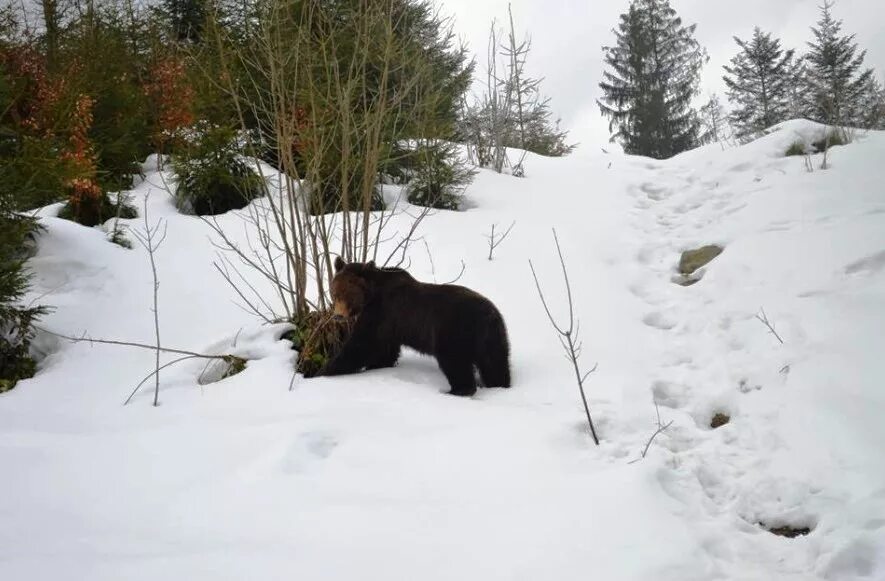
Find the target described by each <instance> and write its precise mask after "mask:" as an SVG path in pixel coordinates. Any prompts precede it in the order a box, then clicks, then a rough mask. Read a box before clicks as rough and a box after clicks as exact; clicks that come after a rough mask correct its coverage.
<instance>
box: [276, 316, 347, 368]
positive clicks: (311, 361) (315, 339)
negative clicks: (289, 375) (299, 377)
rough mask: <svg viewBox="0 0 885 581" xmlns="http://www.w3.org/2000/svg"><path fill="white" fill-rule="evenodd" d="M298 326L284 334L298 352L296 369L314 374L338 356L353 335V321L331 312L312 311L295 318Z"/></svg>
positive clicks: (284, 337) (295, 323) (294, 322)
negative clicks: (333, 314)
mask: <svg viewBox="0 0 885 581" xmlns="http://www.w3.org/2000/svg"><path fill="white" fill-rule="evenodd" d="M292 324H293V325H295V328H294V329H293V330H291V331H288V332H287V333H285V334H284V335H283V337H282V338H283V339H287V340H289V341H291V342H292V348H293V349H295V350H296V351H298V360H297V362H296V370H297V371H298V372H300V373H303V374H304V376H305V377H313V376H314V375H316V373H317V372H318V371H319V370H320V369H322V368H323V366H325V365H326V363H328V362H329V360H330V359H331V358H332V357H334V356H335V355H336V354H337V353H338V351H339V350H340V349H341V346H342V345H344V342H345V341H346V340H347V338H348V337H349V336H350V332H351V330H352V325H351V322H350V321H348V320H340V319H336V318H334V317H333V316H332V312H331V311H312V312H310V313H308V314H307V315H306V316H304V317H302V318H301V319H300V320H297V321H293V322H292Z"/></svg>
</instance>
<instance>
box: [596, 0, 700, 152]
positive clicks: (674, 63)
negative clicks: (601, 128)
mask: <svg viewBox="0 0 885 581" xmlns="http://www.w3.org/2000/svg"><path fill="white" fill-rule="evenodd" d="M695 28H696V25H690V26H685V25H683V23H682V19H681V18H679V16H677V14H676V11H675V10H673V8H672V7H671V6H670V2H669V0H633V2H632V3H631V4H630V8H629V10H628V11H627V12H626V13H625V14H622V15H621V21H620V23H619V25H618V29H617V30H615V31H614V33H615V37H616V41H617V42H616V44H615V45H614V46H606V47H603V52H604V54H605V57H604V58H605V62H606V64H607V65H608V67H609V70H607V71H605V72H604V73H603V81H602V82H601V83H600V84H599V86H600V88H601V89H602V91H603V96H602V98H601V99H600V100H598V101H597V104H598V105H599V109H600V111H601V113H602V115H603V116H605V117H608V118H609V120H610V122H609V130H610V131H612V141H619V142H620V143H621V144H622V146H623V147H624V151H625V152H627V153H630V154H636V155H645V156H649V157H654V158H658V159H665V158H668V157H672V156H673V155H676V154H677V153H680V152H682V151H685V150H688V149H691V148H693V147H696V146H697V144H698V133H699V129H700V120H699V118H698V115H697V112H696V111H695V110H694V109H693V108H692V106H691V101H692V98H693V97H694V96H695V95H697V93H698V85H699V83H700V71H701V67H702V66H703V64H704V63H705V62H706V60H707V56H706V52H705V51H704V49H703V48H701V46H700V45H699V44H698V42H697V40H695V38H694V32H695Z"/></svg>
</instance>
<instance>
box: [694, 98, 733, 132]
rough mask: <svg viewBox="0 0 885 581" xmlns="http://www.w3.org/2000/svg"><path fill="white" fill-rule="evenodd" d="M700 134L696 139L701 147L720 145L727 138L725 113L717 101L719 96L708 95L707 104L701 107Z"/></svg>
mask: <svg viewBox="0 0 885 581" xmlns="http://www.w3.org/2000/svg"><path fill="white" fill-rule="evenodd" d="M699 113H700V117H701V134H700V136H699V138H698V141H700V143H701V145H708V144H710V143H721V142H722V141H723V140H725V139H727V138H728V122H727V120H726V118H725V111H724V110H723V108H722V103H721V102H720V101H719V95H716V94H715V93H714V94H713V95H710V98H709V99H708V100H707V102H706V103H705V104H704V105H703V106H702V107H701V109H700V111H699Z"/></svg>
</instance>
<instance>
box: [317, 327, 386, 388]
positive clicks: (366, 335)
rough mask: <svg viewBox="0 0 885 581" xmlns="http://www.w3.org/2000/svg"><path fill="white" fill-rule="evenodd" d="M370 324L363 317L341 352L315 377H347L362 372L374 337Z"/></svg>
mask: <svg viewBox="0 0 885 581" xmlns="http://www.w3.org/2000/svg"><path fill="white" fill-rule="evenodd" d="M369 323H370V322H369V321H367V320H365V319H363V318H362V317H361V318H360V319H358V320H357V324H356V326H355V327H354V329H353V331H352V332H351V334H350V337H348V339H347V341H345V343H344V346H342V347H341V350H340V351H339V352H338V353H337V354H336V355H335V356H334V357H332V359H330V360H329V361H328V362H327V363H326V364H325V365H324V366H323V368H322V369H320V370H319V371H318V372H317V374H316V375H315V376H314V377H317V376H320V375H347V374H349V373H356V372H357V371H360V370H361V369H362V368H363V367H365V366H366V364H367V363H368V361H369V358H370V355H371V351H372V345H373V341H372V339H373V336H372V332H371V325H370V324H369Z"/></svg>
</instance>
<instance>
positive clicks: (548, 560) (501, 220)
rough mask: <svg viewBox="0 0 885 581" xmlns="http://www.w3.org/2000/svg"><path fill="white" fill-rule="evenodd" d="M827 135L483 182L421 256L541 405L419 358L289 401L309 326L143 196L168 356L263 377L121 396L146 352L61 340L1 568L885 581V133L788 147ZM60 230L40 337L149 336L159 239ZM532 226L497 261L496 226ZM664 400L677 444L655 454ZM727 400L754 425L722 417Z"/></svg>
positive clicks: (21, 437) (728, 408)
mask: <svg viewBox="0 0 885 581" xmlns="http://www.w3.org/2000/svg"><path fill="white" fill-rule="evenodd" d="M817 132H818V128H816V127H814V126H813V125H811V124H809V123H805V122H790V123H786V124H784V125H782V126H781V127H780V128H779V130H778V131H776V132H774V133H773V134H772V135H770V136H768V137H766V138H763V139H761V140H759V141H757V142H754V143H752V144H750V145H747V146H744V147H741V148H734V149H726V150H724V151H723V150H722V149H721V148H720V147H719V146H709V147H706V148H703V149H701V150H697V151H693V152H689V153H686V154H683V155H681V156H679V157H677V158H675V159H673V160H670V161H666V162H659V161H653V160H649V159H644V158H632V157H626V156H620V155H607V154H604V153H602V152H598V151H595V152H594V151H590V152H585V151H578V152H576V153H575V154H573V155H572V156H570V157H568V158H565V159H545V158H540V157H537V156H529V157H528V159H527V160H526V167H527V170H528V177H527V178H525V179H517V178H512V177H508V176H501V175H496V174H493V173H491V172H488V171H482V172H481V173H480V174H479V175H478V176H477V178H476V180H475V182H474V184H473V185H472V186H471V187H470V188H469V190H468V192H467V196H468V198H469V202H470V206H471V209H469V210H468V211H465V212H459V213H452V212H439V213H436V214H434V215H433V216H431V217H429V218H428V219H427V220H426V221H425V222H424V224H423V226H422V228H423V234H424V236H425V239H426V241H427V243H428V245H429V248H430V250H431V251H432V254H433V258H434V260H433V267H431V263H430V261H429V260H428V258H427V254H426V252H425V249H424V247H423V244H420V245H415V246H414V247H413V248H414V251H413V252H412V254H411V266H410V270H411V272H412V273H413V274H414V275H415V276H416V277H417V278H419V279H422V280H428V281H432V280H433V279H434V278H436V279H437V280H439V281H440V282H442V281H445V280H448V279H451V278H453V277H454V276H456V275H457V274H458V272H459V271H460V269H461V261H462V260H463V261H464V263H465V265H466V270H465V272H464V275H463V277H462V278H461V280H460V281H459V283H460V284H464V285H467V286H470V287H473V288H475V289H477V290H478V291H480V292H482V293H484V294H486V295H487V296H488V297H490V298H491V299H492V300H494V301H495V302H496V303H497V304H498V305H499V307H500V309H501V311H502V312H503V314H504V316H505V319H506V321H507V324H508V327H509V332H510V337H511V342H512V350H513V354H512V365H513V372H514V387H513V388H512V389H510V390H481V391H480V392H479V393H478V394H477V395H476V396H475V397H474V398H469V399H462V398H455V397H450V396H446V395H443V394H442V392H443V391H445V390H446V389H447V385H446V382H445V379H444V378H443V376H442V374H441V373H439V371H438V370H437V368H436V365H435V363H434V361H433V360H432V359H428V358H422V357H419V356H417V355H415V354H412V353H406V354H405V356H404V357H403V358H402V360H401V362H400V364H399V366H398V367H396V368H394V369H388V370H379V371H373V372H366V373H362V374H358V375H354V376H349V377H344V378H318V379H313V380H304V379H302V378H300V377H298V378H296V380H295V383H294V386H293V390H292V391H289V381H290V378H291V368H292V367H291V366H292V360H293V356H294V353H293V352H292V351H291V350H290V349H289V348H288V344H287V343H285V342H283V341H276V340H275V339H276V337H277V336H279V334H280V333H281V332H282V330H283V327H280V326H277V327H262V326H260V325H259V324H258V323H257V321H256V320H255V318H253V317H252V316H251V315H249V314H248V313H246V312H244V311H243V310H242V309H241V308H240V307H239V306H238V305H237V303H236V296H235V294H234V293H233V291H232V290H231V289H230V288H229V287H228V286H227V285H226V284H225V283H224V282H223V281H222V279H221V278H220V276H219V275H218V274H217V273H216V271H215V269H214V268H213V266H212V261H213V259H214V258H215V252H216V249H215V248H214V247H213V245H212V237H211V233H210V231H209V229H208V228H207V227H206V226H205V224H203V223H202V222H201V221H200V220H199V219H197V218H194V217H189V216H182V215H179V214H177V213H176V211H175V209H174V206H173V204H172V202H171V200H170V199H169V198H168V196H166V195H164V194H161V193H160V191H159V189H157V188H156V187H155V186H156V185H157V184H158V183H159V181H160V180H159V178H158V176H157V174H156V173H149V174H148V175H147V179H146V181H145V182H144V183H142V184H140V185H139V186H138V187H137V188H136V189H135V190H134V191H133V197H134V200H133V201H134V202H135V203H136V205H137V206H139V207H140V206H141V205H142V203H143V200H144V196H145V195H146V194H147V193H148V192H149V191H151V190H153V193H152V195H151V196H150V199H149V203H148V206H149V210H150V215H151V216H152V217H154V218H165V219H166V220H168V238H167V240H166V242H165V243H164V245H163V246H162V247H161V249H160V251H159V252H158V254H157V259H158V261H159V262H158V270H159V277H160V285H161V286H160V309H159V310H160V317H161V321H160V324H161V333H162V338H163V342H164V344H165V345H167V346H169V347H177V348H183V349H193V350H198V351H205V350H210V349H215V350H216V352H232V353H234V354H238V355H243V356H246V357H248V358H249V359H250V362H249V365H248V367H247V368H246V370H245V371H244V372H243V373H240V374H239V375H236V376H233V377H231V378H228V379H226V380H223V381H220V382H217V383H211V384H208V385H200V383H199V382H198V378H199V376H200V374H201V372H202V370H203V364H201V363H199V362H186V363H182V364H180V365H178V366H175V367H171V368H169V369H168V370H167V371H165V372H164V373H163V375H162V383H161V392H160V399H161V403H162V405H161V406H160V407H159V408H154V407H152V406H151V400H152V394H151V393H150V391H151V390H150V389H149V388H146V389H144V390H143V392H140V393H139V394H138V395H137V396H136V397H135V398H134V399H133V401H132V403H131V404H130V405H128V406H126V407H123V406H122V402H123V400H124V399H125V398H126V397H127V395H128V394H129V392H130V391H131V389H132V388H133V387H134V385H135V384H136V383H137V382H138V381H139V380H140V379H141V378H142V377H143V376H144V375H145V374H147V373H148V372H149V371H150V370H151V368H152V358H153V355H152V354H151V353H150V352H146V351H141V350H137V349H130V348H126V347H115V346H108V345H98V344H95V345H90V344H86V343H78V344H71V343H66V342H61V343H56V344H52V341H50V340H47V339H45V338H42V339H41V340H40V341H39V343H40V345H41V346H42V347H44V348H47V349H49V350H51V351H52V354H51V355H50V356H49V357H48V358H46V359H45V360H44V361H43V362H42V364H41V369H40V372H39V373H38V374H37V376H36V377H35V378H33V379H31V380H28V381H24V382H21V383H20V384H19V385H18V387H16V389H14V390H13V391H11V392H9V393H6V394H4V395H2V396H0V471H2V475H3V478H2V481H3V493H2V494H0V579H3V580H10V581H12V580H16V581H17V580H53V581H55V580H60V579H83V580H90V581H91V580H114V581H116V580H120V579H127V580H141V579H144V580H150V581H155V580H156V579H161V578H163V579H188V580H194V579H213V580H215V579H266V580H270V579H311V580H313V579H335V580H339V579H340V580H344V579H348V580H350V579H365V580H374V579H378V580H413V579H420V580H422V581H432V580H451V579H468V580H473V579H476V580H482V581H486V580H491V579H501V580H515V579H524V580H537V579H550V580H556V581H567V580H572V579H574V580H579V579H580V580H585V579H591V578H592V579H600V580H605V581H613V580H621V579H642V580H651V579H654V580H673V581H690V580H708V579H742V580H769V579H771V580H775V579H777V580H812V579H833V580H851V579H864V580H869V579H879V580H881V579H885V453H883V452H885V450H883V448H885V421H883V419H882V418H883V416H885V357H883V356H885V189H883V185H882V184H885V134H881V133H870V134H867V135H861V136H859V137H858V139H857V140H856V142H855V143H853V144H851V145H849V146H845V147H838V148H834V149H833V150H832V151H831V154H830V163H831V165H832V167H831V168H830V169H828V170H826V171H821V170H819V169H818V166H819V165H820V156H816V158H815V159H814V163H815V171H814V172H811V173H809V172H808V171H806V169H805V165H804V161H803V159H802V158H799V157H792V158H785V157H783V152H784V151H785V150H786V148H787V145H789V143H791V142H792V141H794V140H795V139H796V138H797V136H800V135H802V136H805V137H806V138H812V137H817ZM152 184H153V185H152ZM258 203H260V202H258ZM51 213H52V212H51V209H48V210H47V211H46V215H47V217H46V218H45V219H44V220H43V222H44V224H45V226H46V227H47V231H46V232H45V233H44V234H43V235H42V236H41V238H40V241H39V251H38V254H37V255H36V257H34V258H33V259H32V260H31V262H30V266H31V268H32V269H33V271H34V272H35V275H36V276H35V286H34V289H33V295H34V296H35V297H36V296H39V295H43V294H44V293H48V294H46V295H45V296H44V297H43V298H42V299H41V300H42V302H44V303H47V304H51V305H53V306H55V307H56V310H55V312H54V313H53V314H51V315H49V316H47V317H46V318H45V320H44V322H43V325H44V326H45V327H47V328H48V329H50V330H53V331H56V332H61V333H67V334H72V335H74V334H83V333H88V334H89V335H91V336H94V337H103V338H116V339H124V340H131V341H144V342H150V341H151V340H152V337H153V335H152V332H153V316H152V313H151V312H150V310H149V307H150V304H151V278H150V277H151V275H150V270H149V267H148V258H147V254H146V253H145V251H144V250H142V249H140V248H138V247H137V246H136V248H135V249H133V250H125V249H122V248H120V247H118V246H115V245H113V244H110V243H108V242H107V241H106V234H105V233H104V232H103V231H101V230H100V229H88V228H83V227H80V226H77V225H75V224H73V223H70V222H66V221H63V220H59V219H57V218H53V217H51V216H50V215H51ZM221 220H222V224H224V225H226V226H228V227H229V228H230V229H231V232H234V231H240V230H242V224H243V223H242V221H241V220H239V219H238V218H237V217H236V216H235V215H227V216H224V217H223V218H222V219H221ZM514 220H515V221H516V226H515V227H514V229H513V231H512V233H511V234H510V236H509V237H508V238H507V239H506V240H505V241H504V242H503V243H502V244H501V246H499V247H498V249H497V250H496V253H495V259H494V260H493V261H491V262H490V261H488V260H487V259H486V255H487V252H488V249H487V246H486V240H485V238H484V234H485V233H487V232H488V231H489V228H490V226H491V224H492V223H497V224H499V228H501V227H502V226H506V225H508V224H510V223H511V222H512V221H514ZM139 223H140V222H139V221H132V222H131V225H132V227H137V226H138V225H139ZM552 227H555V228H556V229H557V232H558V235H559V238H560V241H561V243H562V247H563V251H564V254H565V259H566V262H567V265H568V268H569V274H570V276H571V282H572V288H573V291H574V293H575V306H576V312H577V315H578V317H579V318H580V321H581V324H582V326H581V334H582V336H583V340H584V355H583V364H584V366H585V367H586V368H589V367H590V366H592V364H593V363H595V362H598V363H599V368H598V371H597V372H596V373H595V374H593V375H592V376H591V379H590V380H589V382H588V389H589V394H590V404H591V409H592V411H593V413H594V415H595V419H596V421H597V423H598V427H599V430H600V432H601V436H602V439H603V442H602V445H601V446H599V447H598V448H597V447H595V446H594V445H593V443H592V441H591V440H590V438H589V435H588V433H587V430H586V426H585V423H584V422H583V409H582V406H581V404H580V400H579V399H578V394H577V388H576V386H575V383H574V380H573V372H572V370H571V368H570V367H569V365H568V363H567V362H566V361H565V360H564V359H563V357H562V355H561V351H560V346H559V343H558V341H557V340H556V336H555V334H554V332H553V331H552V329H551V328H550V326H549V324H548V322H547V320H546V316H545V314H544V311H543V308H542V306H541V304H540V301H539V299H538V297H537V294H536V291H535V288H534V284H533V282H532V278H531V272H530V270H529V266H528V259H532V260H533V262H534V264H535V266H536V269H537V270H538V273H539V276H540V279H541V283H542V285H543V286H544V289H545V292H546V293H547V296H548V298H549V299H550V300H551V301H552V302H553V304H554V311H555V313H556V314H557V315H558V316H564V315H565V314H566V309H565V303H564V302H563V298H564V294H563V292H564V289H563V286H562V281H561V275H560V272H559V264H558V262H557V260H556V257H555V256H556V255H555V247H554V245H553V238H552V236H551V228H552ZM708 243H716V244H721V245H722V246H724V247H725V251H724V252H723V253H722V254H721V255H720V256H719V257H718V258H716V259H715V260H714V261H713V262H712V263H710V264H709V265H708V266H707V267H706V268H705V269H704V272H703V278H702V279H701V280H700V282H698V283H697V284H695V285H693V286H689V287H683V286H679V285H676V284H674V283H673V282H672V278H673V277H674V274H675V269H676V264H677V262H678V260H679V255H680V252H681V251H682V250H685V249H688V248H692V247H697V246H701V245H703V244H708ZM760 308H764V309H765V312H766V314H767V316H768V318H769V320H770V321H771V322H772V323H773V324H774V326H775V328H776V330H777V333H778V334H779V336H780V337H781V338H782V339H783V344H781V343H780V342H779V341H778V339H777V338H776V337H775V336H774V335H772V334H771V333H769V331H768V329H767V328H766V327H765V326H764V325H763V324H762V323H761V322H760V321H758V320H757V319H756V318H755V315H756V314H757V313H758V312H759V310H760ZM655 403H657V404H658V409H659V413H660V419H661V421H662V422H663V423H667V422H671V421H672V424H671V426H670V427H669V428H668V429H667V430H666V431H664V432H663V433H662V434H660V435H659V436H658V437H657V438H656V439H655V440H654V442H653V443H652V444H651V446H650V448H649V452H648V455H647V456H646V457H645V458H644V459H641V460H640V461H634V460H636V459H637V458H639V457H640V454H641V452H642V450H643V448H644V447H645V445H646V442H647V441H648V439H649V437H650V436H651V435H652V433H653V432H654V431H655V429H656V428H657V418H656V410H655ZM717 412H720V413H725V414H728V415H730V417H731V421H730V422H729V423H728V424H726V425H724V426H722V427H719V428H717V429H712V428H711V427H710V421H711V418H712V416H713V415H714V414H715V413H717ZM760 523H764V525H765V526H768V527H777V526H782V525H790V526H793V527H809V528H811V529H812V530H811V532H810V534H808V535H806V536H800V537H797V538H792V539H791V538H785V537H781V536H775V535H773V534H771V533H769V532H768V531H766V530H764V528H763V527H762V525H761V524H760Z"/></svg>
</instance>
